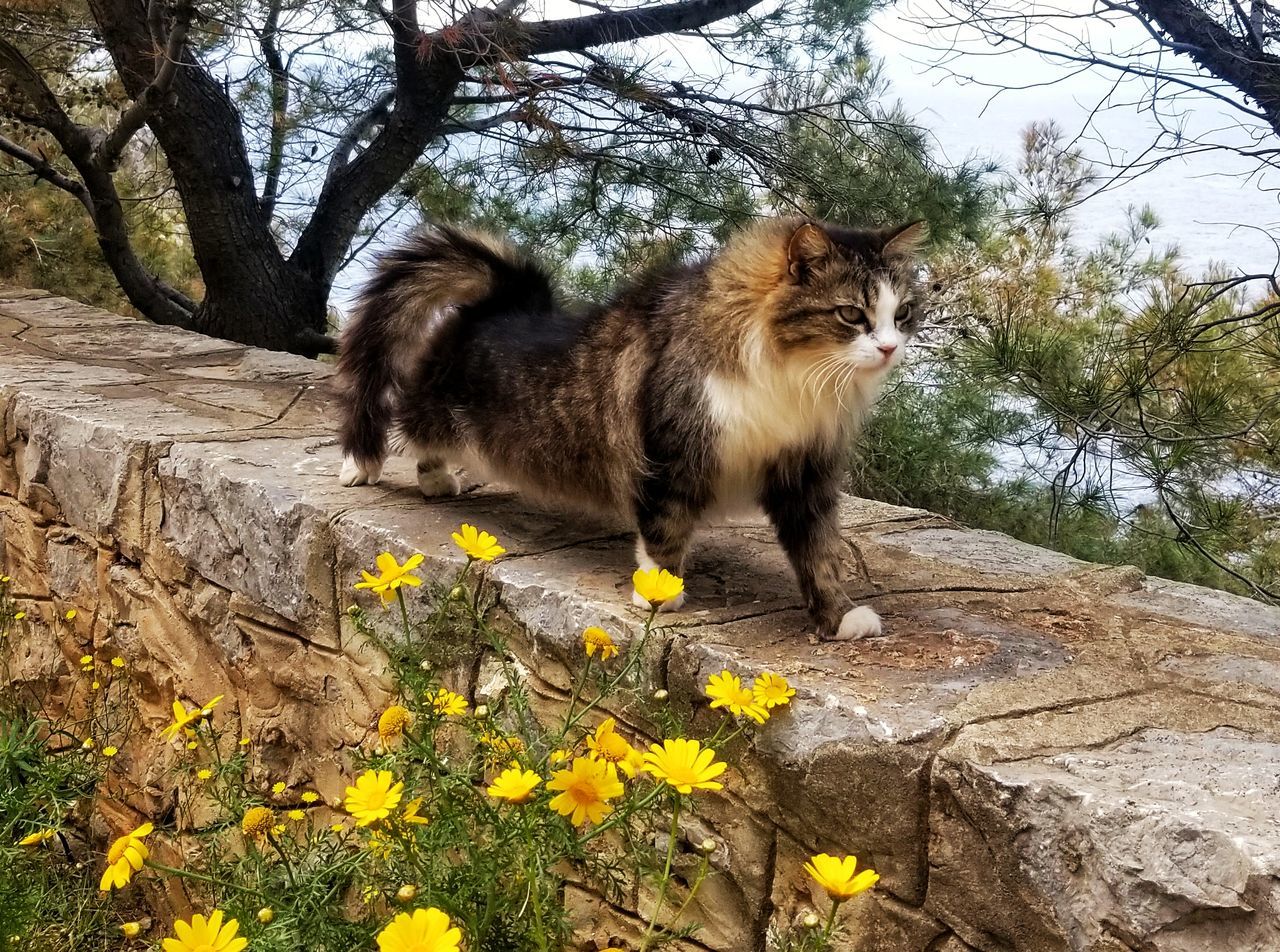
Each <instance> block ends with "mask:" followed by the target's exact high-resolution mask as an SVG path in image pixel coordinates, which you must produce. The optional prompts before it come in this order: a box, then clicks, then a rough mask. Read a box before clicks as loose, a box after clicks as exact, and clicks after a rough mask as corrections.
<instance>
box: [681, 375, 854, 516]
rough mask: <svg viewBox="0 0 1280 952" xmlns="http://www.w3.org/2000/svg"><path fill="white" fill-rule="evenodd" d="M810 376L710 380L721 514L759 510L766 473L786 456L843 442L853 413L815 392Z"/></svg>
mask: <svg viewBox="0 0 1280 952" xmlns="http://www.w3.org/2000/svg"><path fill="white" fill-rule="evenodd" d="M806 371H807V368H803V367H801V368H779V369H777V370H771V371H770V372H766V373H760V374H756V375H753V376H752V377H750V378H747V377H738V376H727V375H721V374H715V373H713V374H709V375H708V376H707V378H706V381H705V382H704V384H703V391H704V393H705V395H706V400H707V411H708V413H709V415H710V417H711V419H712V421H713V422H714V423H715V425H716V430H717V442H716V457H717V463H718V464H719V465H718V470H719V472H718V479H717V481H716V506H715V508H716V509H717V510H719V511H721V512H735V511H740V510H743V509H751V508H754V507H755V506H756V505H757V499H758V495H759V491H760V485H761V479H762V476H763V471H764V467H765V466H766V465H767V464H768V463H770V462H771V461H773V460H775V459H777V457H778V456H779V454H780V453H782V452H783V451H784V450H788V449H797V448H801V447H807V446H812V445H814V444H815V443H824V444H827V445H829V444H830V442H831V441H834V440H837V439H839V438H840V430H841V427H840V423H841V420H842V418H843V417H847V416H848V409H846V408H842V401H841V400H840V399H839V398H838V397H837V396H836V395H834V394H833V393H832V392H831V391H830V390H824V389H822V388H818V387H816V386H815V385H814V381H813V380H812V379H810V378H809V377H808V376H807V375H806Z"/></svg>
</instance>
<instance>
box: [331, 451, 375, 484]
mask: <svg viewBox="0 0 1280 952" xmlns="http://www.w3.org/2000/svg"><path fill="white" fill-rule="evenodd" d="M381 478H382V461H381V460H379V461H377V462H376V463H375V462H366V463H361V462H360V461H359V460H357V459H356V458H355V457H354V456H352V455H350V454H348V455H346V456H344V457H342V472H340V473H339V474H338V481H339V482H340V483H342V485H344V486H372V485H374V484H375V483H377V481H378V480H379V479H381Z"/></svg>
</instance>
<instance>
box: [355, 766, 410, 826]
mask: <svg viewBox="0 0 1280 952" xmlns="http://www.w3.org/2000/svg"><path fill="white" fill-rule="evenodd" d="M403 794H404V784H403V783H400V782H397V781H396V779H395V777H394V776H393V775H392V773H391V771H390V770H366V771H365V772H364V773H362V774H361V775H360V776H359V777H357V778H356V783H355V786H354V787H347V799H346V803H345V806H346V810H347V812H348V813H350V814H351V816H352V817H354V818H355V821H356V826H368V825H369V824H371V823H377V822H378V821H379V820H385V819H386V818H387V817H389V816H390V815H391V811H392V810H394V809H395V808H396V807H397V806H399V805H400V798H401V796H403Z"/></svg>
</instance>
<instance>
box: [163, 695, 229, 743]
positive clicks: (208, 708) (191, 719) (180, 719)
mask: <svg viewBox="0 0 1280 952" xmlns="http://www.w3.org/2000/svg"><path fill="white" fill-rule="evenodd" d="M221 700H222V695H221V694H219V695H218V696H217V697H215V698H214V699H213V700H211V701H210V702H209V703H208V704H203V705H199V706H197V707H193V708H191V709H190V710H187V708H186V707H185V706H184V705H183V703H182V702H181V701H179V700H178V699H177V698H174V701H173V723H172V724H170V725H169V726H168V727H166V728H165V729H164V730H162V731H161V732H160V736H161V737H163V738H164V739H165V740H173V739H174V738H175V737H177V736H178V734H180V733H185V732H187V731H189V730H190V729H191V725H192V724H194V723H195V722H196V721H198V720H200V718H202V717H208V716H209V715H210V714H212V713H213V709H214V708H215V707H217V706H218V702H219V701H221Z"/></svg>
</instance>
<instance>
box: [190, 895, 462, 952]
mask: <svg viewBox="0 0 1280 952" xmlns="http://www.w3.org/2000/svg"><path fill="white" fill-rule="evenodd" d="M461 941H462V930H461V929H459V928H457V927H456V926H451V925H450V924H449V916H448V915H447V914H445V913H444V912H441V911H440V910H439V909H437V908H436V907H435V906H432V907H430V908H428V909H415V910H413V912H412V914H410V913H407V912H402V913H400V915H398V916H396V917H395V918H394V919H392V920H391V922H390V923H389V924H388V925H387V927H386V928H385V929H383V930H382V931H381V932H379V933H378V952H458V945H459V943H460V942H461ZM166 952H168V950H166Z"/></svg>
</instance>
